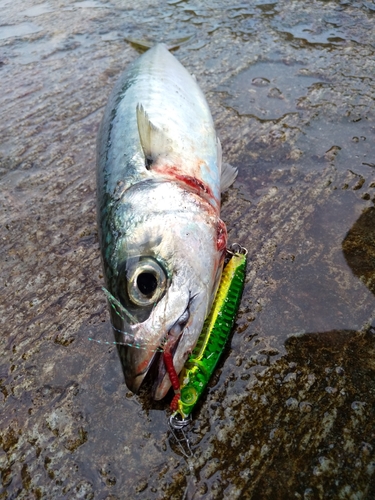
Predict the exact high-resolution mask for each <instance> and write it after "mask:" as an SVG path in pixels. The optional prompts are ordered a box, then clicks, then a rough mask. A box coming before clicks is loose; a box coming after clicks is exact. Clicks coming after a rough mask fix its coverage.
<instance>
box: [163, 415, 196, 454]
mask: <svg viewBox="0 0 375 500" xmlns="http://www.w3.org/2000/svg"><path fill="white" fill-rule="evenodd" d="M177 415H179V413H178V412H175V413H172V415H171V416H170V417H169V420H168V423H169V428H170V429H171V432H172V434H173V437H174V438H175V440H176V443H177V444H178V446H179V448H180V451H181V453H182V454H183V455H184V457H186V458H190V457H192V456H193V451H192V449H191V447H190V441H189V439H188V437H187V435H186V434H185V431H184V427H186V426H187V425H188V424H189V423H190V422H191V415H189V416H188V417H187V418H178V417H177ZM178 434H180V436H181V437H180V436H179V435H178Z"/></svg>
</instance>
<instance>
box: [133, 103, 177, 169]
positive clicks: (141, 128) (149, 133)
mask: <svg viewBox="0 0 375 500" xmlns="http://www.w3.org/2000/svg"><path fill="white" fill-rule="evenodd" d="M137 124H138V133H139V139H140V142H141V146H142V149H143V153H144V155H145V166H146V168H147V170H150V168H151V167H152V164H153V163H154V161H155V160H156V159H157V158H158V157H159V156H160V155H162V154H164V155H166V154H168V153H169V150H170V146H169V144H168V140H167V138H166V136H165V134H164V132H163V131H162V130H160V129H159V128H157V127H155V125H154V124H153V123H151V121H150V119H149V117H148V114H147V113H146V111H145V109H144V107H143V106H142V104H137Z"/></svg>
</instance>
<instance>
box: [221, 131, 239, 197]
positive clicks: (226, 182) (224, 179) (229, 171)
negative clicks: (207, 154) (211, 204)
mask: <svg viewBox="0 0 375 500" xmlns="http://www.w3.org/2000/svg"><path fill="white" fill-rule="evenodd" d="M216 148H217V166H218V169H219V171H220V191H221V192H222V193H223V192H224V191H225V190H226V189H228V188H229V186H231V185H232V184H233V182H234V181H235V180H236V177H237V174H238V170H237V168H236V167H232V165H229V163H223V155H222V150H221V143H220V139H219V138H218V137H217V138H216Z"/></svg>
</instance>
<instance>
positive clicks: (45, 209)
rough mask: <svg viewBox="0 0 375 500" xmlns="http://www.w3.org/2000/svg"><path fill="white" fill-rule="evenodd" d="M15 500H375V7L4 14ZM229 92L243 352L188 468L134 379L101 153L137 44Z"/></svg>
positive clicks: (220, 6) (211, 95) (228, 149)
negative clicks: (98, 173) (113, 295)
mask: <svg viewBox="0 0 375 500" xmlns="http://www.w3.org/2000/svg"><path fill="white" fill-rule="evenodd" d="M0 7H1V9H2V14H1V25H0V45H1V51H0V75H1V79H0V82H1V83H0V89H1V92H0V110H1V120H0V175H1V177H0V204H1V211H0V224H1V226H0V231H1V262H2V265H1V271H0V272H1V274H0V276H1V280H0V286H1V303H0V319H1V322H2V335H1V339H0V349H1V360H0V401H1V414H0V444H1V447H0V469H1V481H2V489H0V498H4V499H12V498H20V499H29V498H67V499H73V498H74V499H76V498H87V499H94V498H95V499H108V500H109V499H112V500H114V499H123V498H142V499H162V498H173V499H182V498H185V499H199V498H207V499H221V498H231V499H235V498H241V499H242V498H256V499H269V498H275V499H278V498H280V499H284V498H297V499H298V498H300V499H315V498H342V499H364V498H369V499H370V498H374V497H375V488H374V484H375V483H374V471H375V450H374V446H375V423H374V411H373V409H374V405H375V361H374V359H375V355H374V354H375V352H374V351H375V340H374V335H375V329H374V327H373V325H374V326H375V323H373V321H374V320H373V318H374V310H375V301H374V297H373V294H374V292H375V281H374V272H375V250H374V248H375V247H374V244H375V229H374V228H375V209H374V203H373V201H374V197H375V192H374V191H375V171H374V168H375V146H374V136H375V108H374V99H375V81H374V75H375V62H374V52H375V46H374V40H375V4H374V2H371V1H364V0H358V1H357V0H354V1H346V0H341V1H339V0H338V1H324V2H323V1H318V0H313V1H310V2H303V1H297V0H279V1H277V0H275V1H273V2H272V1H271V0H268V1H264V0H252V1H250V2H240V1H238V3H233V4H230V5H228V4H226V3H225V2H223V1H222V0H220V1H219V0H207V1H206V2H194V0H190V1H184V0H170V1H168V2H160V1H156V0H154V1H153V0H144V1H143V2H142V8H139V7H137V6H136V4H135V3H134V2H130V1H128V0H121V1H120V0H110V1H107V2H105V1H99V0H84V1H81V2H74V1H73V0H55V1H53V2H52V1H49V2H44V3H37V2H36V1H33V0H29V1H28V2H22V1H20V0H12V1H10V0H2V1H0ZM186 36H192V38H191V39H190V40H189V41H188V42H187V43H186V44H184V45H182V46H181V47H180V48H179V49H178V50H177V51H176V52H175V55H176V56H177V57H178V58H179V59H180V61H181V62H182V63H183V64H184V65H185V66H186V67H187V68H188V69H189V71H191V72H192V73H194V74H195V76H196V77H197V80H198V82H199V84H200V86H201V87H202V89H203V91H204V92H205V94H206V95H207V98H208V101H209V104H210V107H211V109H212V113H213V116H214V120H215V123H216V126H217V131H218V134H219V136H220V138H221V142H222V145H223V151H224V155H225V160H226V161H228V162H230V163H232V164H234V165H236V166H237V167H238V169H239V175H238V179H237V181H236V183H235V185H234V186H233V187H232V188H231V189H230V190H229V191H228V192H227V193H225V195H224V196H223V212H222V214H223V219H224V220H225V222H226V223H227V226H228V230H229V237H230V241H238V242H239V243H241V244H242V245H243V246H245V247H247V248H248V250H249V262H248V272H247V278H246V286H245V291H244V295H243V299H242V305H241V308H240V312H239V316H238V320H237V323H236V327H235V330H234V332H233V337H232V339H231V344H230V346H228V349H227V351H226V354H225V357H224V359H223V361H222V363H221V365H220V368H219V369H218V370H217V373H216V375H215V377H214V379H213V380H212V382H211V384H210V387H209V389H208V391H207V394H206V396H205V398H204V399H203V400H202V403H201V404H200V407H199V408H198V409H197V411H196V412H195V414H194V421H193V423H192V425H191V428H190V429H189V431H188V435H189V437H190V440H191V445H192V449H193V451H194V455H193V457H191V458H189V459H186V458H185V457H184V456H183V455H182V454H181V453H180V451H179V449H178V447H177V446H176V443H175V441H174V440H173V438H172V436H171V434H170V431H169V429H168V424H167V415H168V405H167V403H166V404H163V403H161V404H158V405H156V404H154V403H152V402H150V401H149V398H148V394H147V392H144V393H143V394H141V395H139V396H133V395H132V394H131V393H129V392H128V391H127V389H126V387H125V385H124V382H123V378H122V371H121V367H120V363H119V360H118V358H117V353H116V349H115V347H114V346H111V345H106V344H98V343H95V342H92V341H90V340H89V338H95V339H96V340H101V341H103V342H105V341H107V342H110V341H112V334H111V331H110V325H109V317H108V313H107V306H106V303H105V298H104V295H103V293H102V291H101V286H102V275H101V267H100V259H99V249H98V241H97V229H96V221H95V141H96V132H97V128H98V124H99V121H100V119H101V114H102V111H103V106H104V105H105V102H106V99H107V97H108V94H109V92H110V89H111V88H112V86H113V85H114V82H115V81H116V79H117V77H118V75H119V73H120V72H121V71H122V70H123V69H124V68H125V67H126V65H127V64H128V63H129V62H130V61H131V60H133V59H134V58H135V57H137V55H138V53H137V50H136V49H135V48H134V47H133V46H132V45H130V44H129V43H128V42H127V41H125V38H129V37H131V38H142V39H144V38H148V39H149V40H152V41H166V42H167V43H168V42H170V41H172V42H174V41H175V40H176V39H179V38H182V37H186Z"/></svg>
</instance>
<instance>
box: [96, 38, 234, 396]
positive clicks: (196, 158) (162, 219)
mask: <svg viewBox="0 0 375 500" xmlns="http://www.w3.org/2000/svg"><path fill="white" fill-rule="evenodd" d="M236 175H237V169H235V168H234V167H231V166H230V165H229V164H225V163H223V162H222V149H221V145H220V141H219V139H218V137H217V135H216V132H215V127H214V123H213V119H212V116H211V113H210V110H209V107H208V104H207V101H206V99H205V97H204V95H203V93H202V91H201V89H200V87H199V85H198V83H197V81H196V78H195V77H194V76H192V75H190V74H189V72H188V71H187V70H186V69H185V68H184V66H183V65H182V64H181V63H180V62H179V61H178V60H177V58H176V57H174V56H173V55H172V54H171V53H170V51H169V50H168V48H167V47H166V45H164V44H156V45H155V46H153V47H152V48H151V49H149V50H148V51H147V52H145V53H144V54H142V55H141V56H140V57H138V58H137V59H136V60H135V61H134V62H133V63H132V64H131V65H130V66H129V67H128V68H127V69H126V70H125V71H124V73H123V74H122V75H121V76H120V78H119V80H118V82H117V84H116V85H115V87H114V89H113V91H112V93H111V94H110V96H109V99H108V103H107V105H106V107H105V110H104V115H103V118H102V121H101V124H100V127H99V132H98V140H97V221H98V233H99V244H100V251H101V258H102V265H103V274H104V280H105V286H106V294H107V297H108V299H109V310H110V317H111V324H112V327H113V332H114V335H115V339H116V341H117V347H118V353H119V356H120V360H121V363H122V367H123V372H124V377H125V382H126V385H127V387H128V388H129V389H130V390H131V391H132V392H134V393H136V392H138V391H139V388H140V386H141V384H142V382H143V381H144V379H145V377H146V375H147V373H148V372H149V371H150V369H151V367H152V366H153V367H154V366H156V368H154V369H153V370H155V371H156V374H155V376H154V380H153V388H152V395H153V398H154V399H155V400H160V399H162V398H164V397H165V396H166V394H167V393H168V391H169V389H170V387H171V381H170V378H169V374H168V372H167V371H166V367H165V365H164V361H163V356H162V355H161V353H162V352H163V351H164V350H165V349H166V348H167V347H168V349H169V351H170V353H172V356H173V366H174V368H175V370H176V372H177V374H178V373H179V372H180V371H181V370H182V368H183V366H184V364H185V361H186V359H187V358H188V357H189V355H190V354H191V352H192V351H193V349H194V347H195V345H196V343H197V340H198V337H199V334H200V332H201V330H202V327H203V323H204V320H205V318H206V317H207V315H208V313H209V311H210V308H211V305H212V303H213V300H214V297H215V294H216V291H217V288H218V285H219V282H220V277H221V273H222V269H223V263H224V258H225V253H226V246H227V230H226V226H225V224H224V222H223V221H222V220H221V218H220V197H221V192H222V191H223V190H224V189H226V188H227V187H229V186H230V185H231V184H232V183H233V181H234V179H235V178H236Z"/></svg>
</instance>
